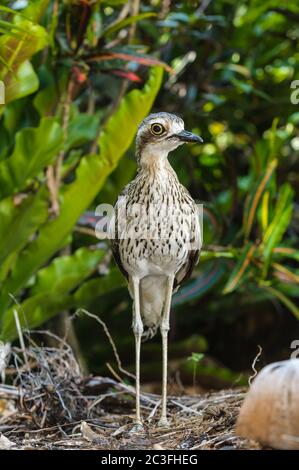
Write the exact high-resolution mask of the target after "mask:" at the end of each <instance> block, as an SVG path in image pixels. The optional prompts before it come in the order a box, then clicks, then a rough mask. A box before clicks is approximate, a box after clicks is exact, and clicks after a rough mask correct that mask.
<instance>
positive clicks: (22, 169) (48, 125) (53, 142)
mask: <svg viewBox="0 0 299 470" xmlns="http://www.w3.org/2000/svg"><path fill="white" fill-rule="evenodd" d="M62 143H63V136H62V130H61V127H60V125H59V124H58V123H57V122H56V120H55V119H54V118H44V119H42V120H41V122H40V125H39V126H38V127H37V128H26V129H22V130H21V131H20V132H18V133H17V134H16V137H15V148H14V151H13V153H12V155H11V156H10V157H8V158H6V159H5V160H3V161H2V162H1V163H0V198H4V197H6V196H9V195H11V194H13V193H15V192H17V191H20V190H21V189H25V188H26V185H27V184H28V183H30V182H31V181H32V180H33V179H34V178H36V176H37V175H38V174H39V173H40V171H41V170H43V168H45V167H46V166H47V165H50V163H52V161H53V160H54V159H55V157H56V156H57V154H58V152H59V150H60V149H61V147H62Z"/></svg>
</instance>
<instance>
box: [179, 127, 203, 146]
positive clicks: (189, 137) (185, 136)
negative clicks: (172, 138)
mask: <svg viewBox="0 0 299 470" xmlns="http://www.w3.org/2000/svg"><path fill="white" fill-rule="evenodd" d="M176 137H177V138H178V139H180V140H181V141H182V142H191V143H192V142H194V143H195V142H197V143H198V144H201V143H202V142H203V139H202V138H201V137H199V135H195V134H192V132H188V131H185V130H184V131H181V132H180V133H179V134H176Z"/></svg>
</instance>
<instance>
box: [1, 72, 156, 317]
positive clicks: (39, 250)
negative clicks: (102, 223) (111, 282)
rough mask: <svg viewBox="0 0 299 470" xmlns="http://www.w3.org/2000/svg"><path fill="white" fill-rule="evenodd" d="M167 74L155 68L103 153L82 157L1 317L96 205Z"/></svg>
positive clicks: (104, 140) (16, 274)
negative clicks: (57, 212) (56, 213)
mask: <svg viewBox="0 0 299 470" xmlns="http://www.w3.org/2000/svg"><path fill="white" fill-rule="evenodd" d="M162 74H163V71H162V69H161V68H160V67H157V68H153V69H152V71H151V74H150V77H149V80H148V82H147V83H146V85H145V87H144V88H143V89H142V90H133V91H132V92H130V93H129V94H128V95H127V96H126V97H125V98H124V99H123V100H122V102H121V104H120V106H119V108H118V110H117V111H116V112H115V113H114V114H113V116H111V118H110V119H109V120H108V122H107V124H106V126H105V127H104V129H103V131H102V133H101V135H100V137H99V148H100V153H99V154H98V155H88V156H86V157H84V158H82V160H81V162H80V165H79V167H78V170H77V173H76V179H75V181H74V182H73V183H71V184H69V185H67V186H66V187H64V190H63V193H62V197H61V206H60V215H59V216H58V217H57V218H56V219H54V220H51V221H49V222H48V223H47V224H45V225H44V226H43V227H41V228H40V230H39V236H38V237H37V238H36V239H35V240H34V241H33V242H32V243H31V244H30V245H29V246H28V248H27V250H26V252H25V253H23V256H22V259H20V260H18V261H17V263H16V265H15V267H14V269H13V272H12V274H11V276H10V278H9V279H8V280H7V281H6V282H5V284H4V285H3V289H2V292H1V296H0V314H1V313H2V314H3V312H4V311H5V309H6V307H7V305H8V304H9V301H10V298H9V293H10V292H12V293H14V294H16V293H17V292H18V291H19V289H20V288H21V287H22V286H23V285H24V284H25V283H26V281H27V280H28V279H29V278H30V277H31V276H32V275H33V274H34V273H35V272H36V271H37V270H38V268H40V267H41V266H42V265H43V264H44V263H46V262H47V260H48V259H49V258H50V257H51V256H53V255H54V254H55V253H56V252H57V251H58V250H59V249H61V248H62V247H63V246H64V245H65V243H66V238H67V236H68V235H69V234H70V232H71V231H72V228H73V226H74V224H75V223H76V221H77V220H78V218H79V216H80V214H81V213H82V212H83V211H84V210H85V209H86V208H87V207H88V206H89V205H90V204H91V203H92V201H93V199H94V198H95V196H96V195H97V193H98V192H99V190H100V189H101V187H102V186H103V184H104V182H105V180H106V178H107V176H108V175H109V174H110V173H111V172H112V171H113V169H114V168H115V166H116V165H117V163H118V161H119V159H120V158H121V157H122V156H123V154H124V153H125V152H126V150H127V149H128V148H129V146H130V144H131V142H132V140H133V138H134V135H135V133H136V129H137V126H138V124H139V123H140V121H141V120H142V119H143V118H144V117H145V116H146V115H147V114H148V113H149V111H150V109H151V107H152V104H153V102H154V99H155V97H156V95H157V93H158V91H159V88H160V85H161V80H162Z"/></svg>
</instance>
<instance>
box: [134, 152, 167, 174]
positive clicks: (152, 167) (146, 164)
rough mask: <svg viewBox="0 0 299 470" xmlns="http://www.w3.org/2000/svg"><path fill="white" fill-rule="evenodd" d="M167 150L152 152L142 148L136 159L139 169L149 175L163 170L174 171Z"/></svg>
mask: <svg viewBox="0 0 299 470" xmlns="http://www.w3.org/2000/svg"><path fill="white" fill-rule="evenodd" d="M167 157H168V152H159V153H158V154H153V153H152V152H150V151H146V150H144V151H143V152H142V153H141V154H140V157H139V159H138V167H139V171H141V172H144V173H150V174H151V175H155V174H160V173H164V172H169V171H170V172H171V173H174V170H173V169H172V167H171V165H170V163H169V161H168V158H167Z"/></svg>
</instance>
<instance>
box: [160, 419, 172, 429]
mask: <svg viewBox="0 0 299 470" xmlns="http://www.w3.org/2000/svg"><path fill="white" fill-rule="evenodd" d="M158 426H159V428H170V423H169V421H168V419H167V418H166V417H162V418H160V419H159V421H158Z"/></svg>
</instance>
